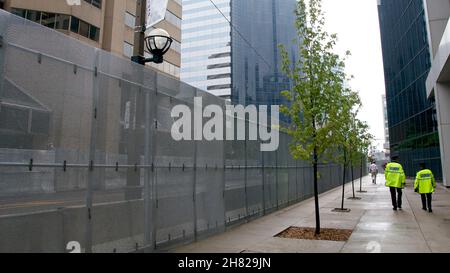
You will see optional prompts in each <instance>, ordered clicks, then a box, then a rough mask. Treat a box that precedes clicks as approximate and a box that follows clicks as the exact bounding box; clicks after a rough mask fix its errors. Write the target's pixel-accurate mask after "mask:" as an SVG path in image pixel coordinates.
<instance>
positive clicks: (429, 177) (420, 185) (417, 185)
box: [414, 170, 436, 194]
mask: <svg viewBox="0 0 450 273" xmlns="http://www.w3.org/2000/svg"><path fill="white" fill-rule="evenodd" d="M414 189H415V190H416V191H417V192H418V193H420V194H425V193H433V192H434V189H436V180H434V175H433V172H432V171H430V170H422V171H420V172H418V173H417V176H416V181H415V182H414Z"/></svg>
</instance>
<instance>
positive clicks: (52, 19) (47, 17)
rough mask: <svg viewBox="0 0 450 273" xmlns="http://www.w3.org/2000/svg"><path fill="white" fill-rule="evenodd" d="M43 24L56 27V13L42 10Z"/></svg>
mask: <svg viewBox="0 0 450 273" xmlns="http://www.w3.org/2000/svg"><path fill="white" fill-rule="evenodd" d="M41 25H44V26H46V27H48V28H55V25H56V14H54V13H48V12H42V13H41Z"/></svg>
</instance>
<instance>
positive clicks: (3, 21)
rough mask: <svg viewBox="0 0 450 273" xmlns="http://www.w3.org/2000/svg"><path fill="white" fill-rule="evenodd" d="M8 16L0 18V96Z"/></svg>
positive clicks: (1, 92)
mask: <svg viewBox="0 0 450 273" xmlns="http://www.w3.org/2000/svg"><path fill="white" fill-rule="evenodd" d="M8 19H9V16H0V96H2V94H3V81H4V71H3V70H4V68H5V50H6V43H7V42H6V27H7V26H8V22H7V21H8Z"/></svg>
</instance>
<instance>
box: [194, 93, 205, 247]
mask: <svg viewBox="0 0 450 273" xmlns="http://www.w3.org/2000/svg"><path fill="white" fill-rule="evenodd" d="M197 96H198V89H195V97H197ZM195 107H199V105H195V103H194V108H195ZM201 111H202V113H203V109H202V110H201ZM194 112H195V110H194ZM194 116H195V113H194ZM194 119H195V117H194ZM194 134H195V133H194ZM197 148H198V145H197V140H196V139H195V137H194V160H193V162H194V170H193V171H194V173H193V178H192V179H193V180H192V183H193V184H192V185H193V187H192V188H193V189H192V205H193V207H194V211H193V212H194V215H193V216H194V241H197V235H198V233H197V228H198V226H197V159H198V158H197Z"/></svg>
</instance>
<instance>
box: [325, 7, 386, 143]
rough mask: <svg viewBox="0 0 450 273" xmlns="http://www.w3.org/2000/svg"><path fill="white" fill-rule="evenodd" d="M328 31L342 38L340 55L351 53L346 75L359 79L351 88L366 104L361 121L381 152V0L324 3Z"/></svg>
mask: <svg viewBox="0 0 450 273" xmlns="http://www.w3.org/2000/svg"><path fill="white" fill-rule="evenodd" d="M323 10H324V12H325V18H326V21H327V22H326V28H327V31H328V32H330V33H336V34H337V35H338V39H339V41H338V44H337V47H336V52H337V53H339V54H341V55H342V56H343V55H344V53H345V52H346V51H347V50H350V52H351V53H352V56H351V57H350V58H349V59H348V60H347V62H346V72H347V73H348V74H349V75H353V76H354V77H355V78H354V79H353V80H352V81H351V82H350V86H351V87H352V88H353V89H354V90H355V91H358V92H359V94H360V97H361V100H362V103H363V107H362V109H361V111H360V114H359V118H360V119H361V120H364V121H366V122H367V123H368V125H369V126H370V132H371V134H372V135H374V136H375V138H376V139H377V140H376V141H375V143H374V144H377V145H378V148H379V149H380V150H381V149H382V146H383V143H384V120H383V107H382V99H381V96H382V95H383V94H385V85H384V71H383V59H382V50H381V38H380V28H379V22H378V10H377V0H323Z"/></svg>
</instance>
